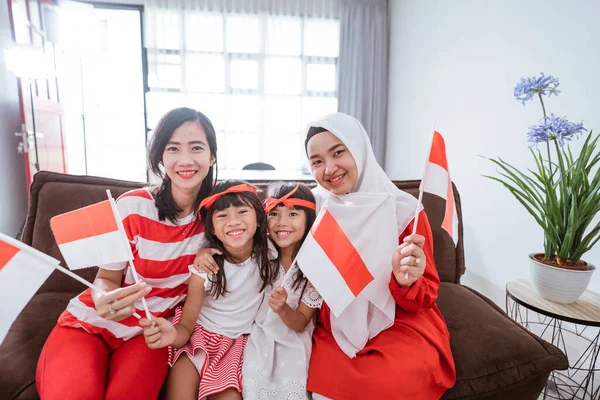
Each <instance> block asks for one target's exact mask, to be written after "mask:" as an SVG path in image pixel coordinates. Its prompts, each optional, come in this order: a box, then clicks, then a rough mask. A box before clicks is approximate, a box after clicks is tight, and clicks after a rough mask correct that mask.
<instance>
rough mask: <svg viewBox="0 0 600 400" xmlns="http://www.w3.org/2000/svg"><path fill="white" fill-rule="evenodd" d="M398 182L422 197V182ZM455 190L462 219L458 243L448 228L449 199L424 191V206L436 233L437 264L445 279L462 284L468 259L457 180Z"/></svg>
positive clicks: (458, 228) (407, 190) (435, 253)
mask: <svg viewBox="0 0 600 400" xmlns="http://www.w3.org/2000/svg"><path fill="white" fill-rule="evenodd" d="M394 184H395V185H396V186H397V187H398V188H399V189H401V190H404V191H405V192H407V193H410V194H412V195H413V196H415V197H417V198H418V197H419V186H420V184H421V181H419V180H410V181H394ZM452 190H453V192H454V203H455V205H456V213H457V214H458V215H457V218H458V222H459V223H458V226H457V230H458V243H456V245H455V244H454V242H453V241H452V238H451V237H450V235H449V234H448V232H446V231H445V230H444V229H442V221H443V220H444V213H445V212H446V201H445V200H444V199H442V198H441V197H438V196H435V195H433V194H429V193H423V207H425V212H426V213H427V218H428V219H429V224H430V225H431V233H432V234H433V251H434V254H433V257H434V259H435V265H436V267H437V270H438V274H439V276H440V280H441V281H442V282H454V283H460V277H461V276H462V274H464V273H465V258H464V248H463V227H462V205H461V202H460V195H459V193H458V190H457V189H456V186H455V185H454V183H453V184H452Z"/></svg>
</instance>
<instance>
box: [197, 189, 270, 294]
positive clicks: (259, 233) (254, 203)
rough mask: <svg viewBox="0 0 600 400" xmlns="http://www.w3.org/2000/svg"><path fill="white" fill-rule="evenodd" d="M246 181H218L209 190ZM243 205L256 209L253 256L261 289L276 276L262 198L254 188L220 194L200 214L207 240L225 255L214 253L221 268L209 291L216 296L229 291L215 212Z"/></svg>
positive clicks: (211, 193) (214, 277)
mask: <svg viewBox="0 0 600 400" xmlns="http://www.w3.org/2000/svg"><path fill="white" fill-rule="evenodd" d="M243 183H244V182H241V181H237V180H234V179H229V180H226V181H222V182H219V183H217V184H216V185H215V187H214V189H213V190H212V191H211V192H210V195H211V196H212V195H214V194H217V193H221V192H224V191H225V190H226V189H228V188H230V187H232V186H237V185H241V184H243ZM231 206H233V207H241V206H250V207H252V208H253V209H254V211H255V212H256V233H255V234H254V239H253V251H252V257H255V259H256V262H257V264H258V267H259V269H260V278H261V280H262V286H261V288H260V291H263V290H264V289H265V288H266V287H267V285H270V284H272V283H273V281H274V280H275V271H276V269H275V268H276V265H275V263H274V262H273V261H270V260H269V239H267V217H266V215H265V211H264V209H263V206H262V203H261V202H260V199H259V198H258V196H257V195H256V194H255V193H252V192H241V193H227V194H225V195H223V196H221V197H220V198H219V199H218V200H217V201H216V202H215V203H214V204H213V205H212V206H210V207H209V208H208V209H206V208H202V210H200V215H201V217H202V223H203V224H204V235H205V238H206V240H207V241H208V247H211V248H216V249H219V250H221V252H222V253H223V255H219V254H215V255H214V256H213V257H214V259H215V261H216V263H217V265H218V266H219V270H218V271H217V273H216V274H215V275H213V276H212V277H209V280H210V282H211V284H212V285H211V289H210V295H211V296H213V297H214V298H218V297H219V296H221V295H224V294H225V293H227V278H226V277H225V271H224V268H223V265H224V261H225V255H226V254H227V250H225V246H224V245H223V242H221V240H219V238H218V237H217V236H216V235H215V233H214V227H213V221H212V219H213V215H214V214H215V212H217V211H222V210H225V209H226V208H229V207H231ZM231 261H233V262H234V263H240V262H242V261H244V260H233V259H232V260H231Z"/></svg>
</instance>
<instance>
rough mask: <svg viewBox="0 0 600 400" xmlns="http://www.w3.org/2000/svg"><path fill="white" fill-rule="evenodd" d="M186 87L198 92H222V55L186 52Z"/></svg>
mask: <svg viewBox="0 0 600 400" xmlns="http://www.w3.org/2000/svg"><path fill="white" fill-rule="evenodd" d="M185 81H186V82H185V83H186V85H185V86H186V89H187V90H190V91H198V92H217V93H223V92H224V90H225V62H224V60H223V56H220V55H211V54H188V55H187V57H186V68H185Z"/></svg>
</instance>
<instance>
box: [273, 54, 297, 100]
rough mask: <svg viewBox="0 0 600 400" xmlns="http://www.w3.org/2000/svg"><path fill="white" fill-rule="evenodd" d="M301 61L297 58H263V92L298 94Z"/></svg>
mask: <svg viewBox="0 0 600 400" xmlns="http://www.w3.org/2000/svg"><path fill="white" fill-rule="evenodd" d="M301 75H302V62H301V61H300V59H299V58H275V57H270V58H267V59H266V60H265V92H267V93H277V94H299V93H300V92H301V82H302V79H301V78H302V76H301Z"/></svg>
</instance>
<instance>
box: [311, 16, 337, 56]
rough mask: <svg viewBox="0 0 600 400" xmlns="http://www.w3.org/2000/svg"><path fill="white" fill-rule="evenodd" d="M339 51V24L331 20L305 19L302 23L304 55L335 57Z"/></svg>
mask: <svg viewBox="0 0 600 400" xmlns="http://www.w3.org/2000/svg"><path fill="white" fill-rule="evenodd" d="M339 50H340V23H339V21H338V20H333V19H307V20H306V21H305V23H304V54H305V55H307V56H320V57H337V56H338V53H339Z"/></svg>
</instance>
